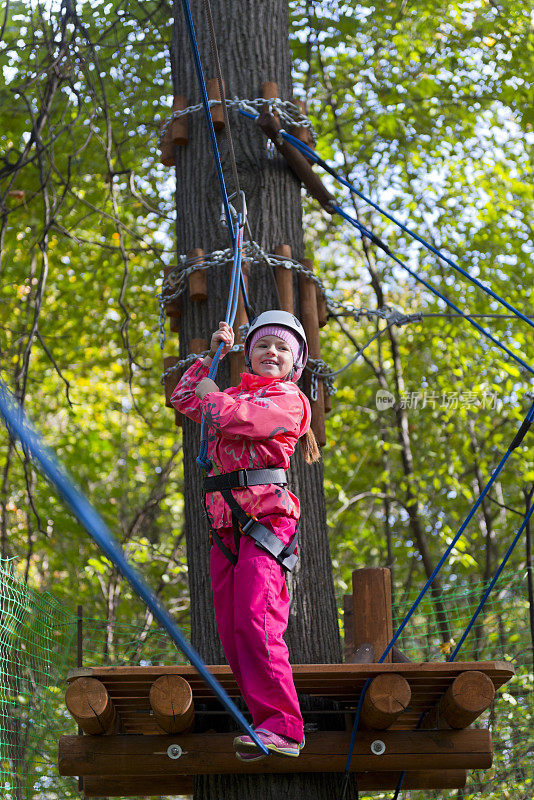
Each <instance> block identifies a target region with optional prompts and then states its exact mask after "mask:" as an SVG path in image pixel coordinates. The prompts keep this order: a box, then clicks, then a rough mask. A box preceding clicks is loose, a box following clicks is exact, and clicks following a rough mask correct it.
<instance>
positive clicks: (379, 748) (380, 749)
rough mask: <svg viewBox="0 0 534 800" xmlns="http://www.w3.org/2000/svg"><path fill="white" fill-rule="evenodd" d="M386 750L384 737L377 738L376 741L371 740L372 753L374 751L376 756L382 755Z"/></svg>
mask: <svg viewBox="0 0 534 800" xmlns="http://www.w3.org/2000/svg"><path fill="white" fill-rule="evenodd" d="M385 752H386V745H385V744H384V742H383V741H382V739H375V740H374V742H371V753H374V755H375V756H381V755H383V753H385Z"/></svg>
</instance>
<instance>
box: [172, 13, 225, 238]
mask: <svg viewBox="0 0 534 800" xmlns="http://www.w3.org/2000/svg"><path fill="white" fill-rule="evenodd" d="M182 7H183V10H184V16H185V21H186V24H187V31H188V34H189V41H190V43H191V50H192V51H193V60H194V62H195V70H196V73H197V79H198V84H199V86H200V92H201V95H202V105H203V107H204V116H205V117H206V122H207V124H208V131H209V135H210V141H211V149H212V150H213V157H214V159H215V167H216V170H217V178H218V180H219V187H220V190H221V195H222V199H223V205H224V213H225V216H226V224H227V225H228V233H229V235H230V239H231V241H232V247H234V248H235V239H234V230H233V227H232V222H233V221H232V214H231V212H230V204H229V202H228V193H227V191H226V184H225V181H224V173H223V169H222V164H221V157H220V155H219V148H218V147H217V139H216V137H215V128H214V127H213V120H212V118H211V113H210V105H209V99H208V92H207V90H206V81H205V80H204V72H203V70H202V62H201V60H200V53H199V50H198V44H197V36H196V33H195V26H194V23H193V17H192V15H191V7H190V5H189V0H182Z"/></svg>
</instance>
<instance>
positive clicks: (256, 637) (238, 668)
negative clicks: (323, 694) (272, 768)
mask: <svg viewBox="0 0 534 800" xmlns="http://www.w3.org/2000/svg"><path fill="white" fill-rule="evenodd" d="M261 522H262V523H263V524H264V525H266V527H268V528H270V529H271V530H273V531H274V532H275V533H276V535H277V536H278V537H279V538H280V539H281V540H282V541H283V542H284V544H287V543H288V542H289V541H290V540H291V537H292V536H293V534H294V532H295V525H296V520H294V519H290V518H288V517H280V516H275V515H271V516H270V517H263V518H262V520H261ZM218 534H219V536H220V537H221V539H222V540H223V542H224V544H225V545H226V547H228V549H229V550H231V551H232V552H233V553H235V552H236V549H235V545H234V534H233V531H232V529H231V528H219V530H218ZM210 558H211V583H212V587H213V599H214V603H215V617H216V620H217V629H218V631H219V636H220V637H221V642H222V646H223V648H224V652H225V655H226V658H227V659H228V663H229V664H230V667H231V668H232V672H233V673H234V677H235V679H236V681H237V683H238V685H239V688H240V689H241V693H242V695H243V698H244V700H245V702H246V704H247V706H248V709H249V711H250V713H251V714H252V719H253V722H254V726H255V727H256V728H266V729H267V730H269V731H272V732H273V733H278V734H280V735H281V736H288V737H289V738H290V739H295V740H296V741H297V742H301V741H302V738H303V726H302V715H301V713H300V707H299V702H298V699H297V693H296V691H295V684H294V683H293V673H292V670H291V666H290V664H289V654H288V650H287V645H286V643H285V642H284V639H283V635H284V633H285V630H286V628H287V621H288V616H289V594H288V591H287V586H286V580H285V575H284V570H283V569H282V567H281V566H280V565H279V564H278V562H277V561H276V560H275V559H274V558H273V557H272V556H270V555H269V554H268V553H266V552H265V551H264V550H262V549H261V548H259V547H258V545H257V544H256V543H255V542H254V540H253V539H251V538H250V537H249V536H242V537H241V546H240V549H239V560H238V562H237V565H236V566H235V567H233V566H232V564H231V563H230V562H229V561H228V559H227V558H226V557H225V556H224V555H223V554H222V553H221V551H220V550H219V548H218V547H217V545H215V544H214V545H213V546H212V548H211V556H210Z"/></svg>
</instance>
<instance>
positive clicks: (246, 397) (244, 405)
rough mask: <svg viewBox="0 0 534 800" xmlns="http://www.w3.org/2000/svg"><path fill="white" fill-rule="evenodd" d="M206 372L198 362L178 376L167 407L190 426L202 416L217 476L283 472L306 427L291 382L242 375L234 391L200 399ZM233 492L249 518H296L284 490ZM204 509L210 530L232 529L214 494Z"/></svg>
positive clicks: (306, 407) (307, 415) (300, 398)
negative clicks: (199, 389)
mask: <svg viewBox="0 0 534 800" xmlns="http://www.w3.org/2000/svg"><path fill="white" fill-rule="evenodd" d="M208 372H209V368H208V367H207V366H206V365H205V364H203V363H202V360H201V359H198V360H197V361H195V363H194V364H192V365H191V366H190V367H189V369H188V370H186V372H184V374H183V375H182V378H181V380H180V382H179V384H178V385H177V387H176V389H175V390H174V392H173V393H172V396H171V403H172V405H173V406H174V407H175V408H176V409H178V411H181V413H182V414H185V416H186V417H189V418H190V419H192V420H195V422H200V421H201V417H202V413H204V418H205V420H206V424H207V426H208V431H207V434H208V457H209V458H210V460H211V461H212V462H213V463H214V465H216V467H217V469H218V471H219V472H221V473H222V472H232V471H233V470H235V469H257V468H259V467H281V468H282V469H287V468H288V467H289V458H290V456H291V455H292V453H293V451H294V449H295V445H296V443H297V440H298V439H299V438H300V436H302V435H303V434H304V433H306V431H307V430H308V429H309V427H310V420H311V409H310V404H309V402H308V398H307V397H306V396H305V395H304V394H303V393H302V392H301V391H300V389H299V388H298V386H297V385H296V384H295V383H292V382H291V381H279V380H277V379H276V378H263V377H261V376H259V375H250V374H249V373H246V372H244V373H242V374H241V382H240V384H239V385H238V386H230V387H229V388H228V389H226V390H225V391H224V392H208V394H206V395H204V398H203V399H202V400H199V398H198V397H197V396H196V395H195V388H196V387H197V384H198V383H199V382H200V381H201V380H202V378H206V377H207V375H208ZM210 474H214V471H212V472H211V473H210ZM215 474H216V472H215ZM232 492H233V494H234V497H235V499H236V500H237V502H238V503H239V505H240V506H241V507H242V508H243V509H244V510H245V511H246V512H247V513H248V514H251V515H252V516H254V517H257V518H261V517H264V516H266V515H267V514H280V515H283V516H286V517H293V518H294V519H298V518H299V516H300V503H299V501H298V498H297V497H295V495H294V494H292V493H291V492H290V491H288V490H287V489H286V488H285V487H282V486H275V485H272V484H271V485H268V486H265V485H263V486H251V487H250V488H244V489H232ZM207 508H208V513H209V516H210V519H211V522H212V525H213V527H215V528H221V527H228V526H230V525H231V524H232V516H231V513H230V509H229V508H228V506H227V505H226V503H225V501H224V500H223V497H222V495H221V494H220V493H219V492H213V493H210V494H208V495H207Z"/></svg>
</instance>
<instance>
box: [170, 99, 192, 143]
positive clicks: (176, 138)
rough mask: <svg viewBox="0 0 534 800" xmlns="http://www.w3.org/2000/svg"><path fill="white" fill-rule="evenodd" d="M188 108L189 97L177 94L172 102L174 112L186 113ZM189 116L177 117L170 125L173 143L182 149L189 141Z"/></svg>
mask: <svg viewBox="0 0 534 800" xmlns="http://www.w3.org/2000/svg"><path fill="white" fill-rule="evenodd" d="M186 108H187V97H185V95H183V94H177V95H175V96H174V99H173V101H172V111H173V113H174V112H175V111H184V110H185V109H186ZM187 116H188V115H187V114H182V115H181V116H179V117H175V119H173V121H172V122H171V125H170V129H171V130H170V139H171V142H172V143H173V144H175V145H179V146H180V147H184V146H185V145H186V144H187V143H188V141H189V133H188V123H187Z"/></svg>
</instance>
